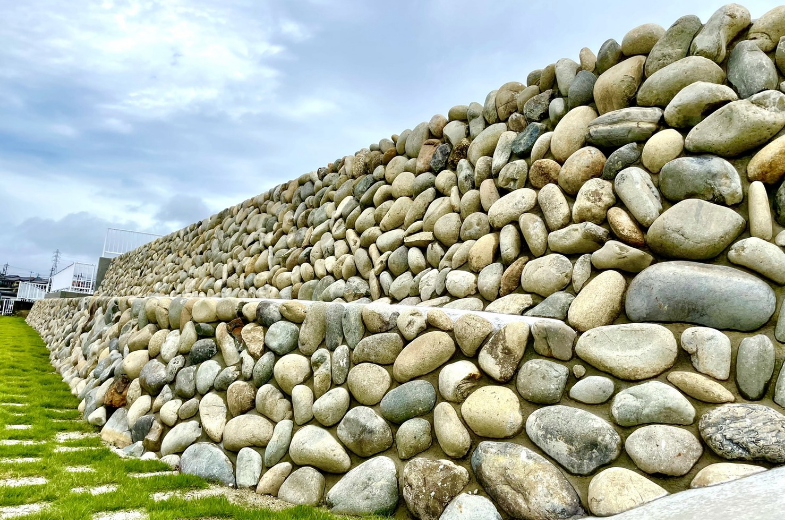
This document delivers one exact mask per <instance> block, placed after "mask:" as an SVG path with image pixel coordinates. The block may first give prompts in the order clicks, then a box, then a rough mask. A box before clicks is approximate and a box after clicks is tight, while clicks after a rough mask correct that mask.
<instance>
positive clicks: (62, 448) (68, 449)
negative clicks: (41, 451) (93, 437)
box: [54, 446, 101, 453]
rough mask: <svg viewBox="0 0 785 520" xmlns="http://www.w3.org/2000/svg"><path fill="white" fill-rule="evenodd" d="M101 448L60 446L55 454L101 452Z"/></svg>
mask: <svg viewBox="0 0 785 520" xmlns="http://www.w3.org/2000/svg"><path fill="white" fill-rule="evenodd" d="M100 449H101V448H100V447H99V446H58V447H57V448H55V450H54V452H55V453H72V452H75V451H88V450H100Z"/></svg>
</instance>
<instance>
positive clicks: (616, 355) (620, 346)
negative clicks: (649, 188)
mask: <svg viewBox="0 0 785 520" xmlns="http://www.w3.org/2000/svg"><path fill="white" fill-rule="evenodd" d="M575 353H576V354H578V356H579V357H580V358H581V359H583V360H584V361H586V362H588V363H589V364H591V365H592V366H594V367H596V368H598V369H600V370H603V371H605V372H609V373H610V374H613V375H614V376H616V377H618V378H620V379H626V380H629V381H638V380H641V379H648V378H650V377H654V376H657V375H658V374H661V373H662V372H664V371H665V370H667V369H669V368H670V367H672V366H673V364H674V363H675V361H676V357H677V354H678V347H677V346H676V339H675V338H674V337H673V333H672V332H671V331H669V330H668V329H666V328H665V327H663V326H661V325H655V324H652V323H625V324H622V325H607V326H604V327H596V328H594V329H591V330H589V331H587V332H585V333H584V334H583V335H581V336H580V337H579V338H578V342H577V344H576V345H575Z"/></svg>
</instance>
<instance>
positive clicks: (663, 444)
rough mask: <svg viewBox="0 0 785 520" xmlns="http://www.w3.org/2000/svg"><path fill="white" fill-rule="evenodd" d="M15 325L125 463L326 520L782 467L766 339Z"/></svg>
mask: <svg viewBox="0 0 785 520" xmlns="http://www.w3.org/2000/svg"><path fill="white" fill-rule="evenodd" d="M28 322H29V323H30V324H31V325H33V326H34V327H36V328H37V329H38V330H39V331H40V333H41V336H42V337H43V338H44V340H45V341H46V343H47V344H48V345H49V348H50V350H51V359H52V363H53V364H54V366H55V367H56V368H57V370H58V371H59V372H60V373H61V374H62V375H63V378H64V380H65V381H66V382H67V383H68V384H69V385H70V386H71V388H72V389H73V392H74V394H75V395H77V396H78V397H79V398H81V399H82V402H81V404H80V411H82V412H83V413H84V415H85V417H86V419H87V420H88V421H89V422H90V423H92V424H94V425H96V426H99V427H102V437H103V439H104V440H106V441H107V442H110V443H112V444H114V445H116V446H118V447H119V448H123V449H124V451H125V453H126V454H127V455H129V456H137V457H138V456H146V457H160V458H161V459H162V460H164V461H166V462H168V463H170V464H171V465H172V466H175V467H179V468H180V469H181V471H184V472H188V473H194V474H198V475H202V476H204V477H207V478H210V479H213V480H217V481H219V482H222V483H224V484H226V485H230V486H238V487H246V488H247V487H250V488H255V489H256V491H257V492H259V493H267V494H272V495H276V496H278V497H279V498H282V499H284V500H287V501H289V502H293V503H302V504H311V505H315V504H320V503H322V502H324V503H326V505H327V506H328V507H329V508H330V509H331V510H332V511H334V512H336V513H348V514H370V513H380V514H394V513H396V511H397V512H398V516H399V517H407V512H408V514H410V515H412V516H414V517H417V518H423V519H436V518H440V517H441V518H448V519H449V518H462V516H460V514H459V513H458V512H457V511H459V510H461V509H462V508H467V509H469V510H471V511H475V512H476V511H481V512H482V513H483V515H485V516H483V518H494V517H495V518H500V517H499V512H502V513H503V514H505V515H509V516H511V517H514V518H571V517H574V516H583V515H584V514H588V513H593V514H595V515H601V516H605V515H608V514H614V513H619V512H622V511H625V510H628V509H630V508H632V507H635V506H638V505H641V504H643V503H646V502H649V501H652V500H654V499H656V498H660V497H663V496H665V495H667V494H669V493H673V492H677V491H680V490H684V489H688V488H689V487H703V486H707V485H712V484H716V483H718V482H722V481H725V480H732V479H734V478H739V477H741V476H745V475H749V474H753V473H756V472H761V471H766V469H767V468H769V467H772V466H773V465H776V464H783V463H785V416H783V415H782V414H781V413H780V412H779V411H777V408H778V406H777V405H776V404H775V403H774V402H772V391H771V389H769V390H768V391H767V385H768V384H769V381H770V380H772V371H773V369H774V364H773V361H774V358H773V355H774V350H773V344H772V342H771V341H770V340H769V339H768V337H767V336H765V335H762V334H761V335H757V336H749V337H748V336H746V335H740V336H742V337H744V339H743V340H742V342H741V345H740V346H739V345H738V344H737V343H736V337H738V336H739V335H738V333H737V335H731V336H730V337H729V336H728V335H726V334H723V333H722V332H719V331H717V330H714V329H709V328H705V327H687V326H686V325H682V324H679V325H669V326H663V325H658V324H642V323H628V324H617V325H608V326H602V327H597V328H594V329H591V330H590V331H588V332H585V333H583V334H582V335H580V337H578V334H577V333H576V331H575V330H574V329H573V328H571V327H570V326H568V325H566V324H565V323H564V322H562V321H560V320H555V319H550V318H537V317H528V316H520V315H517V316H515V315H504V314H495V313H486V312H480V311H463V310H453V309H439V308H428V307H412V306H402V305H388V304H385V303H380V302H376V303H352V304H346V303H337V302H333V303H325V302H307V303H306V302H301V301H296V300H248V299H235V298H222V299H218V298H190V299H189V298H174V299H171V298H163V297H161V298H155V297H150V298H127V297H120V298H100V297H97V298H85V299H82V300H44V301H41V302H38V303H36V306H35V308H34V310H33V312H32V313H31V314H30V316H29V318H28ZM576 337H577V341H576ZM731 338H733V341H732V340H731ZM677 340H678V341H677ZM679 343H680V344H681V348H679V346H678V344H679ZM733 359H735V367H736V370H735V372H733V371H732V370H731V366H732V360H733ZM769 359H770V360H771V366H768V365H767V363H768V361H769ZM772 386H774V385H772ZM776 387H777V388H776V390H774V393H773V398H774V400H775V401H777V402H779V403H781V404H782V403H783V397H785V376H782V375H781V376H780V377H778V378H777V384H776ZM749 401H755V403H754V404H750V403H749ZM728 461H736V462H738V463H736V464H731V463H728ZM749 462H752V463H749ZM478 492H479V493H478ZM445 507H447V509H446V512H445ZM497 509H498V512H497ZM440 515H441V516H440Z"/></svg>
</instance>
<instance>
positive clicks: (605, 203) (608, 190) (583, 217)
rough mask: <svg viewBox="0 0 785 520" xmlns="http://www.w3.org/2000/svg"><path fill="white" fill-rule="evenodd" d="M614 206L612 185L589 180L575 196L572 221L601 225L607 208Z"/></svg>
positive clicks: (600, 180)
mask: <svg viewBox="0 0 785 520" xmlns="http://www.w3.org/2000/svg"><path fill="white" fill-rule="evenodd" d="M583 149H585V148H583ZM578 152H580V150H579V151H578ZM576 153H577V152H576ZM565 191H566V190H565ZM614 204H616V196H615V195H614V194H613V184H612V183H610V182H608V181H605V180H602V179H597V178H593V179H589V180H587V181H586V182H585V183H584V184H583V186H581V188H580V190H578V194H577V195H576V196H575V204H574V205H573V207H572V220H573V222H576V223H578V222H587V221H588V222H593V223H595V224H602V223H603V222H604V221H605V215H606V214H607V213H608V208H610V207H611V206H613V205H614Z"/></svg>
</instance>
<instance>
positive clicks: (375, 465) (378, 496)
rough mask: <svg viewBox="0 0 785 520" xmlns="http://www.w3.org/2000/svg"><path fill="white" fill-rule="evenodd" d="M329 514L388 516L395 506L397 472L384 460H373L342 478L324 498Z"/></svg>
mask: <svg viewBox="0 0 785 520" xmlns="http://www.w3.org/2000/svg"><path fill="white" fill-rule="evenodd" d="M326 503H327V507H328V508H329V509H330V512H331V513H336V514H345V515H357V516H363V515H383V516H388V515H392V514H393V513H394V512H395V509H396V507H397V505H398V470H397V468H396V467H395V463H394V462H393V460H392V459H390V458H388V457H375V458H373V459H371V460H368V461H366V462H363V463H362V464H360V465H358V466H356V467H355V468H353V469H352V470H351V471H350V472H349V473H347V474H346V475H344V476H343V477H342V478H341V480H339V481H338V482H337V483H336V484H335V485H334V486H333V487H332V488H330V491H329V492H328V493H327V497H326Z"/></svg>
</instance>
